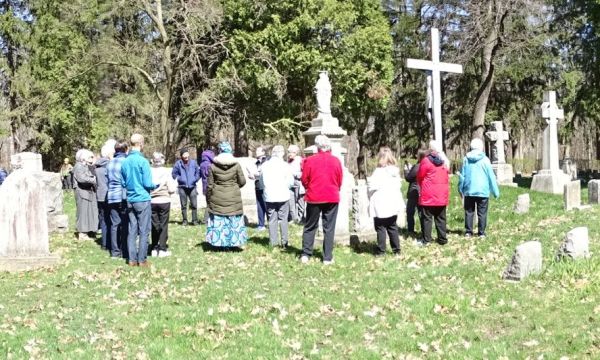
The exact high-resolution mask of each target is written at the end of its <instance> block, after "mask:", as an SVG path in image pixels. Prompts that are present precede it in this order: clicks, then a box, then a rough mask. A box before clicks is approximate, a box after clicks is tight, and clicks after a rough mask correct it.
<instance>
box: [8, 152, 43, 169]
mask: <svg viewBox="0 0 600 360" xmlns="http://www.w3.org/2000/svg"><path fill="white" fill-rule="evenodd" d="M10 167H11V168H12V169H13V170H18V169H23V170H28V171H35V172H41V171H43V169H42V155H41V154H36V153H32V152H22V153H18V154H15V155H12V156H11V157H10Z"/></svg>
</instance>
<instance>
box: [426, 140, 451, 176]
mask: <svg viewBox="0 0 600 360" xmlns="http://www.w3.org/2000/svg"><path fill="white" fill-rule="evenodd" d="M429 150H432V151H435V152H436V153H438V155H439V156H440V158H442V160H443V161H444V166H445V167H446V168H448V169H450V160H449V159H448V157H447V156H446V154H444V151H443V150H442V149H440V145H439V144H438V142H437V141H435V140H431V141H430V142H429Z"/></svg>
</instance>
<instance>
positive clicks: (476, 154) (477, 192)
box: [458, 138, 500, 238]
mask: <svg viewBox="0 0 600 360" xmlns="http://www.w3.org/2000/svg"><path fill="white" fill-rule="evenodd" d="M470 147H471V151H469V152H468V153H467V155H466V156H465V157H464V159H463V165H462V169H461V172H460V176H459V179H458V192H459V193H460V195H461V196H462V197H463V207H464V210H465V236H466V237H471V236H473V216H474V214H475V211H476V210H477V235H478V236H479V237H480V238H484V237H485V228H486V225H487V212H488V204H489V197H490V193H492V194H493V195H494V197H496V198H498V197H499V196H500V190H499V189H498V184H497V182H496V175H495V174H494V170H493V169H492V163H491V162H490V159H489V158H488V157H487V156H486V155H485V152H484V151H483V141H482V140H481V139H479V138H475V139H473V140H472V141H471V146H470Z"/></svg>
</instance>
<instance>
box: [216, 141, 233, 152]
mask: <svg viewBox="0 0 600 360" xmlns="http://www.w3.org/2000/svg"><path fill="white" fill-rule="evenodd" d="M219 151H220V152H222V153H225V154H231V153H233V149H232V148H231V145H230V144H229V143H228V142H227V141H223V142H222V143H220V144H219Z"/></svg>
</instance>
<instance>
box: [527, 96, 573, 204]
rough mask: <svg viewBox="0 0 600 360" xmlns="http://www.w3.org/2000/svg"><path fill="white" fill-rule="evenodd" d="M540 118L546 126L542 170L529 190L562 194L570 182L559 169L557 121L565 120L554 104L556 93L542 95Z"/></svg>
mask: <svg viewBox="0 0 600 360" xmlns="http://www.w3.org/2000/svg"><path fill="white" fill-rule="evenodd" d="M541 110H542V117H543V118H544V119H545V120H546V123H547V124H548V126H547V127H546V129H545V130H544V141H543V144H544V148H543V157H542V159H543V160H542V169H541V170H540V171H539V172H538V173H537V174H536V175H534V177H533V182H532V183H531V190H535V191H540V192H545V193H552V194H562V193H563V190H564V186H565V184H567V183H568V182H569V181H570V177H569V175H567V174H565V173H564V172H563V171H562V170H561V169H560V164H559V158H558V121H559V120H562V119H564V118H565V114H564V110H563V109H560V108H559V107H558V105H557V104H556V92H555V91H547V92H546V93H544V103H543V104H542V106H541Z"/></svg>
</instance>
